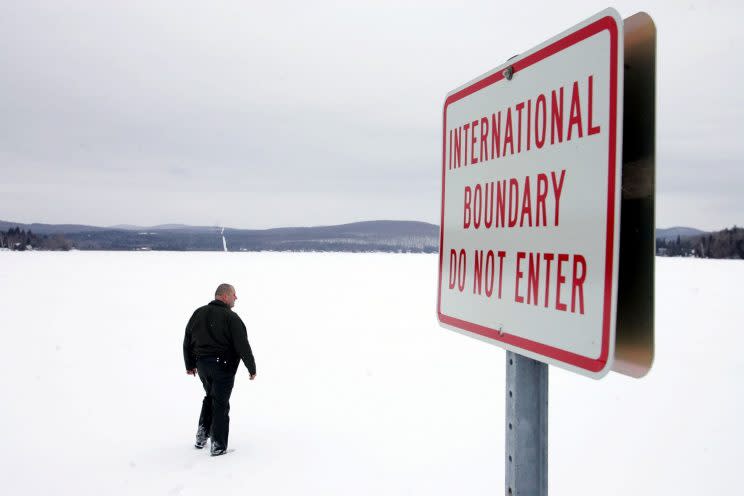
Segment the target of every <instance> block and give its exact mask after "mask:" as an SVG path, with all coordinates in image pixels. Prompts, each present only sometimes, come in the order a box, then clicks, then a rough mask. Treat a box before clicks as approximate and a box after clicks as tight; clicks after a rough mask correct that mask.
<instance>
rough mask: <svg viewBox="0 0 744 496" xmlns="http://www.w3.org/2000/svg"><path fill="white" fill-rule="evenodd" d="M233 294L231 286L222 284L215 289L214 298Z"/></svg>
mask: <svg viewBox="0 0 744 496" xmlns="http://www.w3.org/2000/svg"><path fill="white" fill-rule="evenodd" d="M233 292H235V288H234V287H232V285H231V284H227V283H224V282H223V283H222V284H220V285H219V286H217V289H216V290H215V291H214V296H215V298H216V297H217V296H220V295H227V294H230V293H233Z"/></svg>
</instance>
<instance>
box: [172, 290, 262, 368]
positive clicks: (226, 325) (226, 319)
mask: <svg viewBox="0 0 744 496" xmlns="http://www.w3.org/2000/svg"><path fill="white" fill-rule="evenodd" d="M200 357H220V358H224V359H226V360H228V361H230V362H232V363H234V364H235V367H236V370H237V364H238V360H239V359H242V360H243V363H244V364H245V366H246V368H248V372H250V373H251V374H255V373H256V361H255V360H254V359H253V352H252V351H251V345H250V344H249V343H248V334H247V332H246V330H245V324H243V321H242V320H241V319H240V317H238V314H236V313H235V312H233V311H232V310H231V309H230V307H228V306H227V304H226V303H224V302H222V301H220V300H214V301H212V302H210V303H209V304H208V305H205V306H203V307H201V308H197V309H196V311H195V312H194V315H192V316H191V319H189V323H188V324H187V325H186V336H184V338H183V359H184V361H185V362H186V370H191V369H195V368H196V360H197V359H198V358H200Z"/></svg>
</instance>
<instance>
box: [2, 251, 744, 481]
mask: <svg viewBox="0 0 744 496" xmlns="http://www.w3.org/2000/svg"><path fill="white" fill-rule="evenodd" d="M436 276H437V256H436V255H389V254H299V253H298V254H287V253H284V254H279V253H193V252H191V253H158V252H111V253H108V252H70V253H53V252H26V253H14V252H0V301H2V327H1V329H2V331H1V332H2V342H3V344H4V350H5V352H4V356H3V359H2V360H0V387H1V388H2V391H3V398H4V399H3V401H2V407H1V408H0V425H2V427H1V428H0V429H2V430H1V432H2V433H3V441H4V442H5V449H3V450H2V454H0V486H1V487H2V492H3V494H8V495H26V494H38V495H46V494H70V495H81V494H86V495H87V494H90V495H100V494H107V495H129V494H143V495H150V494H164V495H197V494H221V495H227V494H236V495H238V494H239V495H246V494H258V495H262V496H264V495H303V496H304V495H319V496H320V495H324V496H327V495H349V494H354V495H376V496H379V495H381V494H385V495H442V496H444V495H447V496H450V495H452V494H463V495H493V494H501V493H502V492H503V484H504V351H503V350H501V349H500V348H497V347H494V346H490V345H488V344H485V343H482V342H480V341H477V340H475V339H469V338H467V337H464V336H462V335H459V334H457V333H454V332H451V331H448V330H444V329H442V328H440V327H439V326H438V324H437V320H436V312H435V305H436V282H437V281H436ZM656 277H657V279H656V288H657V294H656V304H657V307H656V360H655V363H654V367H653V368H652V370H651V372H650V373H649V375H648V376H647V377H645V378H643V379H640V380H636V379H631V378H628V377H625V376H621V375H618V374H615V373H610V374H609V375H608V376H607V377H606V378H605V379H602V380H601V381H594V380H591V379H587V378H585V377H582V376H579V375H575V374H571V373H569V372H564V371H561V370H558V369H556V368H551V370H550V407H549V408H550V424H549V444H550V453H549V481H550V482H549V491H550V494H551V495H572V496H575V495H587V496H588V495H592V496H593V495H596V494H602V495H604V496H609V495H623V496H626V495H628V494H635V495H657V494H674V495H677V496H679V495H699V494H732V493H736V492H738V490H736V489H735V488H736V487H738V485H739V482H738V469H739V458H738V457H739V455H740V453H741V444H742V441H744V427H742V423H741V420H740V419H741V418H742V417H744V400H742V399H741V397H740V396H741V393H742V389H743V388H742V386H741V376H742V370H744V353H742V350H740V349H739V345H742V346H743V347H744V338H743V337H742V335H741V334H740V330H741V326H742V322H744V305H743V304H742V301H741V300H742V298H741V294H742V292H741V284H742V281H744V262H742V261H734V260H724V261H716V260H694V259H665V258H657V275H656ZM221 282H229V283H232V284H234V285H235V287H236V289H237V295H238V301H237V304H236V306H235V311H236V312H237V313H238V314H240V315H241V317H242V318H243V320H244V321H245V322H246V325H247V327H248V336H249V339H250V342H251V345H252V347H253V350H254V353H255V356H256V362H257V365H258V377H257V378H256V380H255V381H253V382H249V381H248V374H247V371H246V370H245V368H244V367H243V366H242V365H241V369H240V370H239V372H238V378H237V380H236V385H235V389H234V391H233V396H232V401H231V406H232V409H231V419H232V421H231V429H230V447H231V448H234V449H235V450H236V451H235V452H233V453H231V454H229V455H227V456H224V457H218V458H211V457H209V455H208V453H207V452H206V450H205V451H197V450H195V449H194V448H193V447H192V444H193V437H194V432H195V429H196V421H197V416H198V413H199V407H200V402H201V398H202V395H203V392H202V389H201V384H200V383H199V381H198V379H194V378H192V377H189V376H187V375H186V374H185V371H184V365H183V360H182V355H181V343H182V340H183V331H184V327H185V324H186V321H187V319H188V317H189V316H190V315H191V312H192V311H193V310H194V309H195V308H196V307H197V306H200V305H203V304H206V303H207V302H209V301H210V300H211V299H212V295H213V292H214V289H215V287H216V286H217V284H218V283H221Z"/></svg>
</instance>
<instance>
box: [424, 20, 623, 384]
mask: <svg viewBox="0 0 744 496" xmlns="http://www.w3.org/2000/svg"><path fill="white" fill-rule="evenodd" d="M622 64H623V21H622V19H621V18H620V16H619V14H618V13H617V12H616V11H615V10H614V9H608V10H605V11H603V12H601V13H599V14H597V15H596V16H594V17H592V18H590V19H588V20H586V21H584V22H582V23H580V24H578V25H577V26H574V27H573V28H571V29H569V30H568V31H566V32H564V33H562V34H560V35H558V36H556V37H554V38H552V39H550V40H548V41H547V42H545V43H543V44H541V45H539V46H537V47H535V48H534V49H532V50H530V51H529V52H526V53H524V54H522V55H520V56H518V57H515V58H513V59H511V60H509V61H508V62H507V63H505V64H504V65H502V66H501V67H498V68H496V69H494V70H493V71H490V72H488V73H486V74H484V75H482V76H480V77H478V78H476V79H475V80H473V81H471V82H470V83H468V84H466V85H464V86H462V87H460V88H458V89H456V90H454V91H452V92H451V93H450V94H449V95H448V96H447V98H446V100H445V104H444V116H443V120H444V128H443V145H442V213H441V224H440V226H441V231H440V254H439V257H440V259H439V288H438V293H439V294H438V316H439V321H440V323H441V324H442V325H443V326H445V327H448V328H451V329H454V330H457V331H460V332H463V333H465V334H468V335H471V336H474V337H478V338H481V339H485V340H487V341H489V342H492V343H495V344H498V345H499V346H502V347H504V348H506V349H508V350H511V351H515V352H517V353H519V354H522V355H525V356H528V357H531V358H534V359H536V360H540V361H542V362H546V363H550V364H554V365H558V366H561V367H563V368H567V369H570V370H573V371H576V372H580V373H582V374H585V375H589V376H592V377H601V376H603V375H604V374H605V373H607V371H609V370H610V368H611V367H612V361H613V356H614V345H615V322H616V311H617V310H616V304H617V278H618V247H619V226H620V219H619V217H620V199H621V196H620V186H621V166H622V160H621V152H622V111H623V66H622Z"/></svg>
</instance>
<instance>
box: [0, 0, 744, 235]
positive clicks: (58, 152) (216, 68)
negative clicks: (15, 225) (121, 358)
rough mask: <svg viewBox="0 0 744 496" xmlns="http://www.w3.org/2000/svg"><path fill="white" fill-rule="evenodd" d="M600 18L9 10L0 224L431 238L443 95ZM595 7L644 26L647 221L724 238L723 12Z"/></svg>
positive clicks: (132, 7) (726, 41)
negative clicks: (420, 233)
mask: <svg viewBox="0 0 744 496" xmlns="http://www.w3.org/2000/svg"><path fill="white" fill-rule="evenodd" d="M603 7H604V5H603V4H602V5H600V4H596V3H594V2H568V3H565V2H564V3H561V4H560V5H544V4H543V3H542V2H529V1H527V2H520V3H519V5H510V4H509V5H505V4H497V3H494V2H485V1H472V2H463V3H461V4H458V5H453V4H452V3H451V2H431V1H429V2H392V1H390V2H383V1H375V2H372V1H369V2H361V1H360V2H352V3H349V2H345V3H336V2H312V3H307V2H287V1H285V2H277V3H272V4H271V5H267V4H266V3H261V2H256V3H252V2H221V3H216V4H209V5H207V4H204V3H203V2H188V1H186V2H173V1H166V0H159V1H153V2H127V3H122V4H114V3H112V4H106V3H105V2H92V1H77V2H75V1H73V2H65V3H64V4H63V3H60V2H51V1H49V2H37V3H34V4H30V3H23V4H20V3H18V4H16V5H11V2H9V3H7V4H5V5H2V6H0V66H1V67H3V71H4V72H3V77H2V78H0V113H1V115H2V118H0V174H1V175H2V178H3V180H2V183H1V184H0V218H6V219H13V220H19V221H40V222H87V223H97V224H116V223H138V224H148V223H152V224H158V223H163V222H188V223H194V224H202V223H213V222H215V221H217V220H218V219H219V221H220V222H222V223H224V224H227V225H232V226H236V227H258V226H271V225H279V224H282V225H290V224H294V225H308V224H318V223H335V222H346V221H352V220H360V219H373V218H411V219H419V220H425V221H430V222H438V220H439V194H440V193H439V188H440V184H439V181H440V175H439V166H440V164H439V160H440V153H441V151H440V150H441V148H440V147H441V143H440V140H441V128H440V126H441V108H442V103H443V99H444V95H445V94H446V93H447V92H448V91H449V90H451V89H453V88H455V87H457V86H459V85H460V84H462V83H463V82H465V81H468V80H470V79H472V78H473V77H475V76H477V75H478V74H480V73H482V72H485V71H486V70H489V69H490V68H492V67H494V66H496V65H498V64H500V63H501V62H503V61H504V60H505V59H506V58H507V57H509V56H511V55H513V54H514V53H518V52H520V51H523V50H526V49H529V48H530V47H532V46H534V45H535V44H537V43H539V42H541V41H543V40H544V39H546V38H548V37H550V36H552V35H554V34H556V33H557V32H559V31H562V30H563V29H565V28H567V27H569V26H571V25H573V24H574V23H576V22H577V21H579V20H581V19H583V18H585V17H588V16H589V15H591V14H593V13H595V12H597V11H599V10H601V9H602V8H603ZM616 7H617V8H618V9H619V10H620V12H621V14H622V15H623V16H628V15H631V14H632V13H634V12H636V11H638V10H641V9H643V8H647V9H648V10H649V12H650V13H651V14H652V16H654V18H655V20H656V23H657V27H658V30H659V46H658V49H659V53H658V59H659V63H658V116H659V117H658V133H657V155H658V162H657V169H658V171H657V177H658V187H659V189H658V197H657V211H658V216H657V218H658V222H659V224H660V225H669V224H671V223H675V224H690V225H695V226H699V227H706V226H707V225H708V224H706V222H710V223H712V224H716V225H718V224H721V225H726V224H732V223H736V222H738V223H739V224H742V223H744V218H743V217H744V207H742V206H741V205H739V202H738V201H737V198H738V197H737V189H738V185H741V184H743V183H744V181H742V179H744V174H743V173H742V172H741V169H740V167H739V166H738V164H740V163H741V159H742V158H743V157H744V145H742V140H741V139H740V138H739V136H738V134H739V129H740V127H741V126H740V124H739V123H740V122H741V121H742V109H744V101H743V98H744V97H743V96H742V94H741V92H740V91H739V90H738V88H739V87H740V86H741V83H742V63H741V62H740V61H739V60H740V57H739V56H738V47H739V46H741V45H742V41H744V39H742V38H744V35H742V34H741V31H740V30H739V29H738V27H737V26H736V23H737V22H738V19H739V18H740V17H741V14H742V13H744V12H742V8H741V7H739V5H738V4H736V3H733V2H730V3H725V2H712V3H711V2H708V3H706V4H699V5H697V4H691V5H689V6H688V8H684V7H682V8H680V6H678V5H673V4H672V5H669V6H667V5H665V2H656V3H654V2H651V3H650V4H649V2H645V3H643V4H642V3H640V2H620V3H619V4H618V5H617V6H616ZM692 26H694V28H692ZM702 171H705V172H704V173H702ZM701 173H702V174H701ZM703 176H704V177H703ZM114 200H115V201H114ZM222 205H227V206H229V207H230V208H222ZM695 205H697V206H695ZM267 206H268V207H267ZM702 211H704V212H705V215H704V218H703V216H701V214H700V212H702ZM705 219H710V220H709V221H706V220H705ZM737 219H738V220H737Z"/></svg>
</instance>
